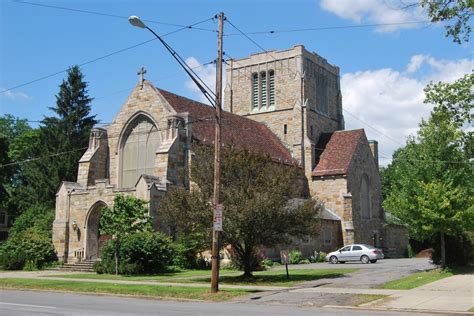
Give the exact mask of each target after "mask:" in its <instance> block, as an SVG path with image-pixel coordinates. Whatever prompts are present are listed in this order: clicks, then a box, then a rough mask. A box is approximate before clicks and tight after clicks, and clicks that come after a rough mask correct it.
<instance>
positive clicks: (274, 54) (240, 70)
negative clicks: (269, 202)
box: [225, 45, 344, 178]
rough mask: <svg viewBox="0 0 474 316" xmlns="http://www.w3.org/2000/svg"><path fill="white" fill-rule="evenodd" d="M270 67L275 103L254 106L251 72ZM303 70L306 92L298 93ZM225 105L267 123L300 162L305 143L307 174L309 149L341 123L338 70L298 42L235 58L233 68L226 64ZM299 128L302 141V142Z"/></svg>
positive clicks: (311, 152) (310, 157)
mask: <svg viewBox="0 0 474 316" xmlns="http://www.w3.org/2000/svg"><path fill="white" fill-rule="evenodd" d="M269 69H272V70H274V71H275V106H274V107H273V108H267V109H259V110H255V109H252V99H251V98H252V91H251V86H252V74H253V73H255V72H257V73H258V72H260V71H262V70H269ZM303 72H304V73H305V79H304V93H302V92H303V90H302V89H303V80H302V74H303ZM323 77H324V78H323ZM322 79H324V80H325V81H324V82H323V80H322ZM323 88H324V89H323ZM322 90H324V92H325V95H326V94H327V97H325V98H323V99H321V98H320V97H319V95H320V94H321V93H322V92H321V91H322ZM231 96H232V98H231ZM302 97H303V98H305V99H307V103H306V107H307V108H306V109H305V110H302V108H301V106H302V104H301V103H302V102H301V98H302ZM320 100H324V101H325V104H327V107H328V109H329V111H328V112H327V113H323V112H321V111H319V108H318V104H319V103H318V102H319V101H320ZM225 104H226V110H227V111H231V112H233V113H236V114H239V115H243V116H247V117H248V118H250V119H253V120H256V121H258V122H262V123H264V124H266V125H267V126H268V127H269V128H270V129H271V130H272V131H273V132H274V133H275V134H276V135H277V136H278V137H279V139H280V140H281V141H282V142H283V143H284V144H285V145H286V146H287V148H288V149H289V150H290V151H291V152H292V155H293V157H294V158H296V159H297V160H299V161H300V162H302V153H301V150H302V145H301V144H302V141H304V147H305V158H304V159H305V169H306V170H305V173H306V175H307V177H308V178H309V177H310V173H311V171H312V167H313V164H314V148H313V147H314V144H315V143H317V140H318V138H319V135H320V134H321V133H323V132H332V131H335V130H339V129H342V128H343V127H344V123H343V118H342V114H341V111H342V107H341V101H340V91H339V68H338V67H335V66H332V65H330V64H329V63H327V61H326V60H325V59H323V58H321V57H320V56H318V55H317V54H315V53H310V52H308V51H307V50H306V49H305V48H304V47H303V46H302V45H296V46H294V47H293V48H290V49H287V50H282V51H271V52H269V53H261V54H254V55H251V56H250V57H248V58H244V59H238V60H234V61H233V62H232V67H228V68H227V86H226V90H225ZM285 125H286V133H285ZM302 127H303V129H302ZM303 130H304V135H305V139H304V140H302V138H303V137H302V135H303V134H302V132H303ZM311 131H312V132H311Z"/></svg>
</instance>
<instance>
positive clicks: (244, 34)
mask: <svg viewBox="0 0 474 316" xmlns="http://www.w3.org/2000/svg"><path fill="white" fill-rule="evenodd" d="M227 22H228V23H229V24H230V25H231V26H232V27H233V28H234V29H236V30H237V31H238V32H239V33H240V34H242V35H243V36H244V37H245V38H247V39H248V40H249V41H250V42H252V43H253V44H254V45H255V46H257V47H258V48H259V49H261V50H262V51H263V52H264V53H266V54H268V55H269V56H270V57H271V58H272V59H273V60H274V61H277V58H276V57H274V56H273V55H272V54H271V52H269V51H268V50H266V49H265V48H264V47H263V46H262V45H260V44H259V43H257V42H256V41H255V40H253V39H252V38H251V37H250V36H249V35H248V34H247V33H245V32H244V31H242V30H241V29H240V28H238V27H237V26H236V25H235V24H233V23H232V22H231V21H230V20H229V19H227ZM234 61H235V60H234ZM282 66H283V67H285V68H287V69H288V71H291V72H293V73H294V74H295V75H298V72H296V71H294V70H292V69H290V68H289V67H286V66H284V65H282ZM300 75H302V74H300ZM342 110H343V111H344V112H346V113H348V114H349V115H350V116H352V117H354V118H355V119H357V120H358V121H359V122H361V123H363V124H364V125H366V126H368V127H370V128H371V129H372V130H374V131H376V132H377V133H378V134H380V135H382V136H385V137H386V138H387V139H389V140H391V141H393V142H395V143H397V144H398V145H402V146H404V145H403V144H401V143H400V142H399V141H397V140H396V139H394V138H392V137H390V136H388V135H386V134H384V133H382V132H381V131H380V130H378V129H376V128H375V127H373V126H372V125H370V124H368V123H367V122H365V121H363V120H362V119H360V118H358V117H357V116H356V115H355V114H353V113H350V112H349V111H347V110H346V109H344V108H343V109H342Z"/></svg>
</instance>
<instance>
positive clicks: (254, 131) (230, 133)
mask: <svg viewBox="0 0 474 316" xmlns="http://www.w3.org/2000/svg"><path fill="white" fill-rule="evenodd" d="M156 89H157V90H158V92H159V93H160V94H161V95H162V96H163V97H164V98H165V99H166V101H168V103H169V104H170V105H171V107H173V109H174V110H175V111H176V112H178V113H182V112H188V113H189V114H190V121H191V122H192V126H191V130H192V135H193V138H194V139H196V140H198V141H199V142H200V143H203V144H206V145H212V144H213V143H214V117H215V111H214V108H213V107H211V106H209V105H206V104H203V103H200V102H197V101H194V100H191V99H188V98H185V97H182V96H179V95H176V94H174V93H171V92H169V91H166V90H162V89H158V88H156ZM221 117H222V127H221V128H222V129H221V136H222V142H223V143H224V144H231V145H233V146H235V147H236V148H239V149H246V150H248V151H252V152H258V153H262V154H267V155H269V156H270V157H271V158H272V159H273V160H276V161H280V162H282V163H287V164H290V163H291V164H293V163H294V160H293V158H292V157H291V154H290V152H289V150H288V149H287V148H286V147H285V146H284V145H283V144H282V143H281V142H280V140H279V139H278V137H277V136H276V135H275V134H274V133H273V132H272V131H271V130H270V129H269V128H268V127H266V126H265V125H264V124H262V123H259V122H256V121H253V120H250V119H248V118H245V117H242V116H239V115H236V114H232V113H229V112H226V111H222V116H221Z"/></svg>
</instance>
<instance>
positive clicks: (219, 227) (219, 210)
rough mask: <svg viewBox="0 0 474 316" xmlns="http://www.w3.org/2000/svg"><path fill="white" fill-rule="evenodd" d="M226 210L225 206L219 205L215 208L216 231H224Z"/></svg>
mask: <svg viewBox="0 0 474 316" xmlns="http://www.w3.org/2000/svg"><path fill="white" fill-rule="evenodd" d="M223 210H224V205H223V204H217V205H216V206H215V208H214V220H213V222H214V231H217V232H221V231H222V211H223Z"/></svg>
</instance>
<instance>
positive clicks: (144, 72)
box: [137, 66, 146, 88]
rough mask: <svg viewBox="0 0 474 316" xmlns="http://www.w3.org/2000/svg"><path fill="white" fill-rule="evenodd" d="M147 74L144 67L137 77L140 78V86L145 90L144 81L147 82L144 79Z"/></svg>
mask: <svg viewBox="0 0 474 316" xmlns="http://www.w3.org/2000/svg"><path fill="white" fill-rule="evenodd" d="M145 74H146V70H145V68H144V67H143V66H142V67H141V68H140V69H139V70H138V72H137V75H139V76H140V85H141V87H142V88H143V81H145V78H144V75H145Z"/></svg>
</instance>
